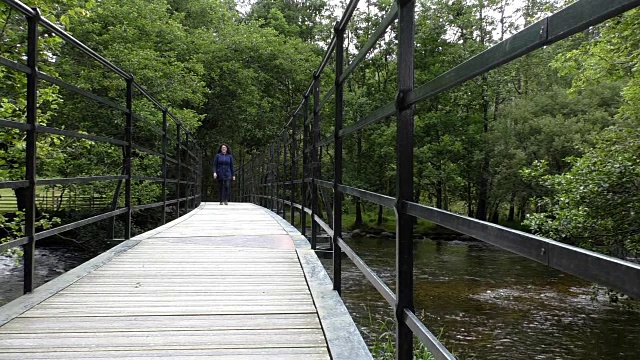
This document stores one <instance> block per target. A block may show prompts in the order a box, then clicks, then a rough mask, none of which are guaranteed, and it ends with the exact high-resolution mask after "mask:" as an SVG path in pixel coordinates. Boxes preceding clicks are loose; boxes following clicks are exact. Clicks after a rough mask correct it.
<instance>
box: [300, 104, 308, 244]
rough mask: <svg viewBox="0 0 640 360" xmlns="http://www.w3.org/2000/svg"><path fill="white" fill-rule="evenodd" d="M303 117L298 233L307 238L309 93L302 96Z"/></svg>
mask: <svg viewBox="0 0 640 360" xmlns="http://www.w3.org/2000/svg"><path fill="white" fill-rule="evenodd" d="M302 109H303V110H302V111H303V112H304V116H303V118H302V190H301V192H302V194H301V195H302V201H301V203H302V209H301V210H300V233H302V236H304V237H306V236H307V212H306V211H304V208H305V207H306V206H307V191H308V188H309V185H308V183H307V177H309V157H308V152H307V150H308V148H309V133H308V131H307V128H308V125H307V122H308V121H309V93H308V92H307V93H305V94H304V105H303V106H302Z"/></svg>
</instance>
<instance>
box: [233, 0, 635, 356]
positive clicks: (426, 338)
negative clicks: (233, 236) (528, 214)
mask: <svg viewBox="0 0 640 360" xmlns="http://www.w3.org/2000/svg"><path fill="white" fill-rule="evenodd" d="M356 4H357V1H355V0H352V1H350V2H349V4H348V5H347V7H346V9H345V11H344V13H343V16H342V18H341V20H340V21H339V22H337V23H336V25H335V27H334V31H335V33H334V36H333V37H332V39H331V41H330V43H329V45H328V46H327V49H326V52H325V54H324V56H323V58H322V61H321V62H320V66H319V67H318V70H317V71H316V72H315V73H314V76H313V80H312V82H311V85H310V86H309V88H308V89H307V90H306V91H305V92H304V93H303V102H302V104H306V101H313V103H312V104H311V106H309V108H308V109H307V108H305V110H304V114H303V115H304V119H303V121H302V131H301V132H296V131H295V130H293V129H292V128H291V126H294V125H295V121H292V119H289V121H288V122H287V123H286V126H285V127H284V129H283V130H282V131H281V132H280V134H281V135H282V134H285V136H290V137H291V138H292V141H291V143H294V144H300V143H302V144H303V145H302V149H298V148H297V147H296V148H294V147H293V145H290V146H289V145H286V144H288V143H289V141H288V140H284V141H282V140H281V139H278V140H274V141H273V142H272V143H271V144H270V145H269V146H267V149H266V150H264V151H263V152H261V153H258V154H257V155H256V156H254V157H252V158H251V159H250V160H249V161H248V163H245V164H244V166H243V167H242V168H241V169H239V173H242V176H243V178H246V179H247V180H245V182H244V184H243V186H242V188H241V189H238V191H239V192H241V194H240V196H243V198H244V199H247V200H248V201H251V202H254V203H256V204H259V205H262V206H265V207H268V208H271V209H274V211H276V212H280V209H282V216H283V217H285V216H286V214H285V211H284V208H285V206H289V207H290V208H291V211H292V212H291V215H290V220H289V221H290V222H291V223H292V224H295V223H296V219H295V213H294V209H295V210H296V211H298V212H299V216H300V226H301V232H302V233H303V235H304V234H305V231H306V226H307V223H306V219H307V215H310V218H311V225H312V233H311V236H310V242H311V247H312V248H313V249H315V248H316V238H317V236H318V230H319V228H322V229H324V231H325V232H326V233H327V234H329V236H331V237H332V245H333V249H334V252H333V261H334V262H333V272H334V289H335V290H336V291H338V292H340V281H341V280H340V272H341V270H340V260H339V258H340V251H342V252H344V253H345V254H346V255H347V256H348V257H349V258H350V259H351V260H352V261H353V263H354V264H355V265H356V267H358V269H359V270H360V271H361V272H362V273H363V274H364V275H365V277H366V278H367V279H368V280H369V282H370V283H371V284H372V285H373V286H374V287H375V288H376V289H377V291H378V292H379V293H380V294H381V295H382V296H383V297H384V298H385V300H387V302H389V304H390V305H391V306H393V307H394V308H395V314H396V320H397V327H396V341H397V349H396V351H397V352H396V358H397V359H402V360H408V359H412V358H413V352H412V348H413V346H412V344H413V335H415V336H416V337H417V338H418V339H419V340H420V341H421V342H422V343H423V344H424V345H425V346H426V347H427V349H429V351H431V352H432V354H433V355H434V356H435V358H437V359H454V358H455V357H454V356H453V355H452V354H451V353H450V352H449V351H448V350H447V349H446V348H445V347H444V346H443V345H442V344H441V343H440V342H439V340H438V339H437V338H436V337H435V336H434V335H433V334H432V333H431V332H430V331H429V329H428V328H427V327H426V326H425V325H424V324H423V323H422V322H421V321H420V320H419V318H418V317H417V316H416V315H415V313H414V311H413V299H412V293H413V283H412V271H413V254H412V251H411V245H412V221H413V218H420V219H426V220H429V221H432V222H434V223H436V224H439V225H441V226H444V227H447V228H450V229H453V230H456V231H458V232H460V233H463V234H466V235H470V236H473V237H475V238H477V239H479V240H481V241H484V242H487V243H490V244H493V245H495V246H497V247H499V248H502V249H505V250H508V251H511V252H514V253H516V254H518V255H520V256H524V257H527V258H530V259H533V260H535V261H538V262H541V263H543V264H545V265H548V266H550V267H553V268H556V269H559V270H561V271H563V272H566V273H570V274H573V275H576V276H578V277H581V278H584V279H586V280H589V281H593V282H597V283H599V284H602V285H606V286H609V287H611V288H613V289H615V290H617V291H620V292H623V293H625V294H628V295H630V296H633V297H636V298H640V280H639V279H640V265H638V264H635V263H631V262H628V261H624V260H620V259H616V258H613V257H609V256H605V255H602V254H599V253H596V252H593V251H589V250H585V249H581V248H577V247H574V246H569V245H566V244H563V243H560V242H557V241H554V240H551V239H546V238H543V237H539V236H535V235H532V234H527V233H524V232H520V231H517V230H513V229H509V228H506V227H502V226H499V225H496V224H492V223H490V222H486V221H480V220H476V219H472V218H469V217H465V216H461V215H458V214H454V213H451V212H448V211H444V210H441V209H436V208H433V207H429V206H425V205H421V204H418V203H415V202H413V200H412V197H413V194H412V189H413V179H412V176H413V141H414V139H413V106H414V105H416V104H417V103H419V102H420V101H423V100H425V99H429V98H431V97H433V96H436V95H437V94H440V93H442V92H443V91H446V90H448V89H450V88H452V87H454V86H457V85H459V84H462V83H464V82H466V81H468V80H470V79H472V78H475V77H477V76H479V75H482V74H485V73H487V72H488V71H490V70H492V69H495V68H497V67H499V66H501V65H504V64H506V63H508V62H509V61H512V60H514V59H517V58H519V57H522V56H523V55H526V54H528V53H530V52H532V51H534V50H536V49H539V48H541V47H543V46H547V45H549V44H552V43H555V42H557V41H560V40H562V39H565V38H566V37H568V36H570V35H572V34H575V33H577V32H579V31H583V30H585V29H587V28H588V27H589V26H592V25H595V24H598V23H600V22H602V21H604V20H606V19H610V18H612V17H614V16H617V15H619V14H622V13H623V12H625V11H627V10H630V9H632V8H635V7H638V6H640V0H580V1H577V2H576V3H574V4H572V5H570V6H568V7H567V8H565V9H563V10H560V11H559V12H557V13H555V14H552V15H550V16H548V17H546V18H544V19H542V20H540V21H538V22H536V23H534V24H532V25H531V26H529V27H527V28H525V29H523V30H521V31H520V32H518V33H516V34H514V35H513V36H512V37H510V38H509V39H506V40H504V41H502V42H500V43H498V44H496V45H495V46H493V47H491V48H489V49H487V50H485V51H484V52H482V53H480V54H478V55H476V56H474V57H472V58H470V59H468V60H466V61H464V62H462V63H460V64H459V65H457V66H455V67H453V68H452V69H450V70H449V71H446V72H444V73H442V74H441V75H439V76H437V77H435V78H434V79H432V80H430V81H427V82H426V83H425V84H423V85H420V86H417V87H414V85H413V66H414V65H413V48H414V47H415V44H414V39H413V31H414V29H413V27H414V22H415V19H414V17H415V16H414V6H415V3H414V2H412V1H407V0H397V1H396V3H395V4H394V5H393V6H392V7H391V9H390V10H389V11H388V12H387V14H386V15H385V17H384V19H383V20H382V21H381V23H380V24H379V25H378V27H377V28H376V30H375V31H374V33H373V34H372V35H371V36H370V37H369V39H368V40H367V42H366V43H365V45H364V46H363V48H362V49H360V51H359V52H358V54H357V55H356V57H355V58H354V59H353V60H352V63H351V64H349V65H348V67H347V68H346V70H345V71H343V66H344V65H343V64H342V61H343V60H342V52H343V51H344V50H345V49H344V44H342V38H341V36H343V35H344V31H345V29H346V27H347V26H348V24H349V19H350V17H351V15H352V14H353V10H354V9H355V6H356ZM396 20H397V21H398V26H397V28H398V39H399V44H398V64H399V65H398V78H399V89H398V94H397V97H396V99H395V101H393V102H391V103H388V104H384V105H382V106H380V105H378V107H377V108H376V109H375V110H374V111H373V112H371V113H369V114H365V115H364V116H362V117H361V118H360V119H358V121H356V122H355V123H353V124H351V125H350V126H347V127H345V128H342V114H343V111H344V108H343V104H342V85H343V83H344V82H345V81H346V79H347V78H348V77H349V75H350V74H352V73H353V72H354V71H355V69H356V68H357V67H358V66H359V65H360V63H361V62H362V61H363V60H364V59H365V58H366V55H367V53H368V52H370V51H371V49H373V48H375V44H376V42H377V41H379V39H380V38H382V37H383V35H384V33H385V31H387V30H388V28H389V27H390V25H391V24H392V23H393V22H394V21H396ZM334 55H335V56H334ZM332 56H334V58H335V60H334V61H335V63H336V74H335V75H336V77H335V79H330V80H329V81H328V83H329V84H330V86H329V91H328V92H327V93H326V94H325V95H324V96H323V97H322V98H321V97H320V79H321V78H322V75H323V72H324V69H325V68H326V66H327V65H328V64H329V60H330V58H331V57H332ZM311 95H312V96H311ZM331 96H334V98H335V108H336V112H335V124H334V131H333V133H331V134H325V137H324V138H323V139H322V140H321V139H320V127H319V123H320V109H321V108H322V107H323V105H324V104H325V103H326V102H327V101H328V100H329V99H330V98H331ZM299 111H300V107H298V109H297V110H296V111H295V113H294V114H298V112H299ZM393 115H396V116H397V124H398V130H397V134H398V135H397V139H396V140H397V142H396V148H397V149H398V152H397V154H398V158H397V171H398V172H397V183H398V185H397V187H398V189H397V193H396V194H395V197H391V196H387V195H383V194H378V193H375V192H371V191H368V190H364V189H358V188H355V187H350V186H347V185H345V184H342V181H341V172H342V164H341V162H342V152H341V148H342V140H343V139H344V138H345V137H346V136H347V135H350V134H352V133H354V132H356V131H358V130H361V129H364V128H365V127H367V126H369V125H371V124H373V123H376V122H378V121H380V120H383V119H386V118H389V117H391V116H393ZM294 116H295V115H294ZM288 129H292V131H291V132H290V131H289V130H288ZM289 134H291V135H289ZM299 137H302V140H303V141H298V140H299ZM331 142H334V143H335V147H334V150H335V151H334V174H333V176H334V178H333V181H325V180H322V176H321V173H320V169H321V167H320V164H321V163H322V160H321V153H320V152H319V148H320V147H322V146H324V145H327V144H329V143H331ZM288 149H289V150H290V151H291V154H292V155H293V154H300V156H302V159H303V164H302V173H300V172H299V171H297V170H298V168H297V165H296V163H295V162H294V161H296V160H297V159H298V158H299V156H291V163H289V164H288V166H290V167H291V168H292V169H293V168H294V167H295V169H296V171H290V172H287V171H282V172H279V171H277V170H274V169H279V168H280V167H284V168H286V166H287V165H286V164H285V165H283V164H282V163H281V160H282V158H283V157H284V159H285V161H286V159H287V158H286V156H287V155H286V154H287V150H288ZM283 154H285V155H283ZM289 174H290V175H289ZM296 174H297V176H296ZM298 186H301V189H300V188H298ZM324 189H332V190H333V208H332V212H333V220H334V221H333V224H334V227H333V228H332V227H331V226H329V224H327V223H325V222H324V221H323V220H322V218H321V217H320V216H319V215H318V213H317V212H318V211H319V209H320V208H321V203H323V204H327V203H328V202H331V200H330V199H327V198H326V197H325V196H324V191H321V190H324ZM287 192H289V194H287ZM296 193H298V194H299V195H302V196H299V195H297V196H299V197H298V198H299V199H301V203H296V202H295V201H293V200H292V199H294V198H295V197H296V195H295V194H296ZM321 194H322V196H321ZM345 194H348V195H351V196H353V197H356V198H359V199H362V200H367V201H370V202H373V203H375V204H378V205H381V206H384V207H387V208H393V209H395V213H396V216H397V220H396V223H397V224H399V225H397V228H396V241H397V245H396V248H397V249H398V254H396V258H397V259H399V261H398V262H397V263H396V273H397V277H396V293H395V294H394V293H393V292H391V290H389V288H388V286H386V284H384V282H382V280H380V279H379V277H377V275H375V273H374V272H373V271H372V270H371V269H370V268H369V267H368V266H367V265H366V264H365V263H364V261H362V259H361V258H360V257H358V255H357V254H356V253H355V252H354V251H353V250H352V249H351V248H350V247H349V246H348V244H346V243H345V242H344V240H343V239H342V238H341V221H340V222H338V220H339V219H341V217H342V208H341V198H342V196H343V195H345ZM308 195H310V196H308ZM327 210H330V209H327ZM327 212H329V211H327ZM329 217H331V215H329ZM334 230H335V231H334Z"/></svg>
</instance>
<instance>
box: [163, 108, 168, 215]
mask: <svg viewBox="0 0 640 360" xmlns="http://www.w3.org/2000/svg"><path fill="white" fill-rule="evenodd" d="M167 111H168V110H167V108H164V109H162V223H163V224H166V223H167Z"/></svg>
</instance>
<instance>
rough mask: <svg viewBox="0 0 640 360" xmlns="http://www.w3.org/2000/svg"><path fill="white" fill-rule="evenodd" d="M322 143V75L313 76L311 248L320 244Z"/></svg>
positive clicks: (315, 74)
mask: <svg viewBox="0 0 640 360" xmlns="http://www.w3.org/2000/svg"><path fill="white" fill-rule="evenodd" d="M319 142H320V74H319V73H317V72H316V73H314V74H313V125H312V127H311V248H312V249H314V250H315V249H316V245H317V243H318V230H319V229H318V226H319V225H318V223H317V222H316V221H315V218H316V216H317V214H316V210H317V209H318V183H317V182H316V181H317V179H318V169H319V167H320V163H319V160H318V143H319Z"/></svg>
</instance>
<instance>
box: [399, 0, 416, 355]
mask: <svg viewBox="0 0 640 360" xmlns="http://www.w3.org/2000/svg"><path fill="white" fill-rule="evenodd" d="M397 1H398V95H397V98H396V110H397V135H396V149H397V150H396V163H397V180H396V204H395V207H394V209H395V213H396V309H395V313H396V314H395V315H396V341H397V346H396V359H398V360H409V359H413V333H412V332H411V329H410V328H409V326H407V324H406V323H405V320H404V319H405V317H404V310H405V309H408V310H411V311H413V218H412V217H411V216H410V215H408V214H407V211H406V209H407V204H406V202H407V201H412V200H413V143H414V138H413V131H414V120H413V113H414V106H407V105H406V101H405V100H406V94H408V93H409V92H410V91H411V90H413V77H414V71H413V70H414V68H413V67H414V59H413V52H414V31H415V19H414V11H415V0H397Z"/></svg>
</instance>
